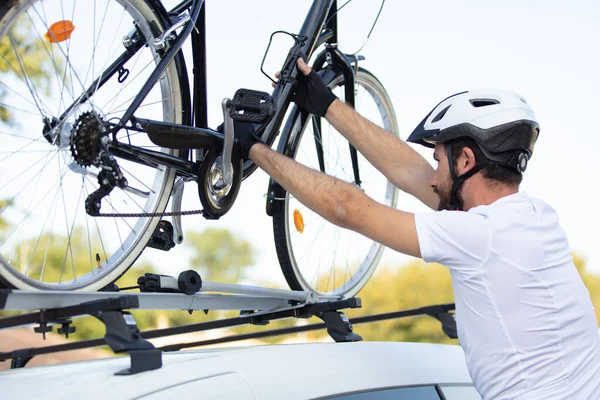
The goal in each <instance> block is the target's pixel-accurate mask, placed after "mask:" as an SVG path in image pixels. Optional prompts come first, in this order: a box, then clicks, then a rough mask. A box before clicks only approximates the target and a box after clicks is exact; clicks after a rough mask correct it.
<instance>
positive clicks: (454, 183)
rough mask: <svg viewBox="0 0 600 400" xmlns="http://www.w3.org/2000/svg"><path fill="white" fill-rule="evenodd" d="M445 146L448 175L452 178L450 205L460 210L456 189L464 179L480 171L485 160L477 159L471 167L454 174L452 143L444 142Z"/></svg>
mask: <svg viewBox="0 0 600 400" xmlns="http://www.w3.org/2000/svg"><path fill="white" fill-rule="evenodd" d="M445 147H446V155H447V156H448V164H449V166H450V177H451V178H452V192H451V195H450V207H451V209H452V210H457V211H458V210H461V209H462V207H460V206H459V204H458V203H459V201H458V189H460V187H461V186H462V184H463V183H465V181H466V180H467V179H468V178H470V177H471V176H473V175H475V174H476V173H477V172H479V171H481V170H482V169H483V167H485V164H486V163H485V162H484V161H481V160H477V162H476V163H475V165H474V166H473V168H471V169H470V170H468V171H467V172H465V173H464V174H462V175H461V176H457V175H456V171H454V157H453V155H452V145H451V144H450V143H447V144H445Z"/></svg>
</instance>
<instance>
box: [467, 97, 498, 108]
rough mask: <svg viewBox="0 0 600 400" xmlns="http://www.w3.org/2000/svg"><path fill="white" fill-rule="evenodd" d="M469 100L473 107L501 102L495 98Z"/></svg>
mask: <svg viewBox="0 0 600 400" xmlns="http://www.w3.org/2000/svg"><path fill="white" fill-rule="evenodd" d="M469 102H470V103H471V105H472V106H473V107H487V106H493V105H494V104H500V102H499V101H498V100H494V99H471V100H469Z"/></svg>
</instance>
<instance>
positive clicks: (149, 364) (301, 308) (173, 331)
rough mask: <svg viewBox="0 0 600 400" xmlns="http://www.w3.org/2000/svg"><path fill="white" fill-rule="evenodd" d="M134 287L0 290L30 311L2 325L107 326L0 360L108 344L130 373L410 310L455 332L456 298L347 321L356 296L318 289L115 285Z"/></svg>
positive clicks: (146, 280) (183, 279)
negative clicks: (174, 354)
mask: <svg viewBox="0 0 600 400" xmlns="http://www.w3.org/2000/svg"><path fill="white" fill-rule="evenodd" d="M132 288H136V289H139V290H140V293H127V294H123V293H120V292H119V289H118V288H117V287H116V286H114V285H113V286H111V287H109V288H105V289H104V290H103V291H100V292H64V291H62V292H61V291H24V290H0V310H19V311H32V310H35V312H32V313H28V314H22V315H16V316H11V317H5V318H1V319H0V329H6V328H13V327H19V326H25V325H31V324H33V325H35V327H34V331H35V332H37V333H41V334H42V335H43V337H44V339H45V335H46V333H48V332H51V331H52V330H53V326H54V325H59V326H60V327H59V328H58V330H57V331H58V333H59V334H62V335H65V336H66V337H67V338H68V336H69V334H71V333H73V332H75V327H74V326H72V325H73V321H72V318H74V317H78V316H83V315H91V316H94V317H96V318H98V319H99V320H100V321H102V322H103V323H104V325H105V327H106V334H105V336H104V338H100V339H92V340H85V341H79V342H71V343H65V344H62V345H54V346H45V347H35V348H26V349H17V350H13V351H10V352H6V353H0V361H5V360H9V359H10V360H11V368H21V367H24V366H25V365H26V364H27V363H28V362H29V361H30V360H31V359H32V358H33V357H34V356H36V355H42V354H49V353H56V352H60V351H67V350H76V349H83V348H91V347H98V346H104V345H108V346H109V347H110V348H111V349H112V350H113V351H114V352H115V353H117V354H120V353H129V355H130V358H131V367H130V368H129V369H126V370H122V371H118V372H117V373H116V375H130V374H137V373H140V372H144V371H149V370H153V369H158V368H160V367H161V366H162V352H163V351H175V350H180V349H182V348H187V347H197V346H202V345H208V344H215V343H225V342H232V341H236V340H244V339H249V338H259V337H268V336H276V335H282V334H289V333H294V332H303V331H309V330H318V329H327V332H328V334H329V335H330V336H331V338H332V339H334V340H335V341H336V342H349V341H359V340H362V338H361V337H360V336H359V335H357V334H356V333H354V332H353V326H352V324H358V323H366V322H373V321H378V320H385V319H392V318H402V317H409V316H416V315H430V316H432V317H434V318H436V319H438V320H439V321H440V322H441V323H442V329H443V330H444V332H445V333H446V334H447V335H448V336H449V337H454V338H455V337H456V323H455V321H454V316H453V314H450V313H449V312H450V311H452V310H454V304H442V305H437V306H429V307H423V308H418V309H413V310H404V311H399V312H395V313H386V314H379V315H373V316H364V317H359V318H355V319H353V320H349V319H348V318H347V317H346V315H345V314H344V313H343V312H341V311H340V310H343V309H348V308H360V307H361V301H360V299H359V298H348V299H346V298H342V297H340V296H318V295H316V294H314V293H311V292H306V291H292V290H282V289H270V288H263V287H256V286H246V285H237V284H225V283H218V282H202V280H201V278H200V276H199V275H198V274H197V273H196V272H195V271H185V272H182V273H181V274H180V275H179V277H178V278H177V279H175V278H174V277H171V276H166V275H157V274H145V275H144V276H142V277H140V278H139V279H138V286H135V287H131V288H123V289H120V290H125V289H132ZM207 292H211V293H207ZM214 292H217V293H218V294H216V293H214ZM132 309H138V310H139V309H146V310H159V309H160V310H188V311H190V312H192V311H194V310H202V311H205V312H208V310H239V311H240V315H239V316H238V317H234V318H227V319H221V320H215V321H208V322H201V323H196V324H190V325H183V326H177V327H171V328H166V329H155V330H147V331H140V330H139V328H138V327H137V324H136V322H135V319H134V318H133V316H132V315H131V314H130V313H129V312H128V311H127V310H132ZM312 316H315V317H318V318H320V319H321V320H323V323H319V324H311V325H305V326H297V327H292V328H284V329H274V330H267V331H262V332H255V333H252V334H245V335H233V336H228V337H224V338H219V339H213V340H205V341H201V342H193V343H180V344H175V345H168V346H164V347H162V348H159V349H157V348H155V347H154V345H153V344H152V343H150V342H149V341H148V340H147V339H154V338H158V337H165V336H170V335H177V334H182V333H190V332H199V331H205V330H210V329H218V328H225V327H233V326H239V325H247V324H252V325H267V324H268V323H269V321H274V320H278V319H284V318H310V317H312Z"/></svg>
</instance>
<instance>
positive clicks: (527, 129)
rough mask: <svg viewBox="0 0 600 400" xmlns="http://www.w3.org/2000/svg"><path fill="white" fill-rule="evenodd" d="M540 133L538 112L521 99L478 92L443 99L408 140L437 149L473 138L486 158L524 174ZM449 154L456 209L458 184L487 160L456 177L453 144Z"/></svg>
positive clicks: (509, 94)
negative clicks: (457, 140) (436, 147)
mask: <svg viewBox="0 0 600 400" xmlns="http://www.w3.org/2000/svg"><path fill="white" fill-rule="evenodd" d="M539 133H540V126H539V124H538V122H537V119H536V117H535V113H534V112H533V110H532V108H531V107H530V106H529V104H527V101H526V100H525V98H524V97H523V96H521V95H519V94H517V93H514V92H509V91H505V90H495V89H476V90H469V91H467V92H461V93H457V94H455V95H452V96H450V97H448V98H446V99H444V100H443V101H442V102H441V103H440V104H438V105H437V106H436V107H435V108H434V109H433V110H432V111H431V112H430V113H429V114H427V116H426V117H425V119H423V121H421V123H420V124H419V126H417V127H416V128H415V130H414V131H413V132H412V133H411V135H410V136H409V137H408V139H407V141H409V142H413V143H419V144H422V145H424V146H427V147H435V144H436V143H445V142H448V141H450V140H453V139H459V138H472V139H474V140H475V142H476V143H477V144H478V145H479V148H480V149H481V151H482V153H483V154H484V155H485V157H486V158H488V159H489V160H492V161H495V162H497V163H498V164H502V165H507V166H509V167H512V168H514V169H516V170H517V171H519V172H521V173H523V172H524V171H525V169H527V163H528V161H529V159H530V158H531V156H532V154H533V147H534V145H535V142H536V140H537V138H538V135H539ZM446 154H447V155H448V163H449V165H450V176H451V178H452V192H451V199H450V202H451V203H450V204H451V207H452V208H453V209H456V210H458V209H460V206H459V203H460V202H459V198H458V190H459V188H460V186H461V185H462V184H463V183H464V181H465V180H467V178H469V177H470V176H473V175H474V174H475V173H477V172H478V171H480V170H481V169H483V168H484V167H485V165H486V163H487V160H477V163H476V164H475V166H474V167H473V168H471V169H470V170H469V171H467V172H466V173H464V174H463V175H461V176H457V175H456V172H455V171H454V162H453V154H452V146H446Z"/></svg>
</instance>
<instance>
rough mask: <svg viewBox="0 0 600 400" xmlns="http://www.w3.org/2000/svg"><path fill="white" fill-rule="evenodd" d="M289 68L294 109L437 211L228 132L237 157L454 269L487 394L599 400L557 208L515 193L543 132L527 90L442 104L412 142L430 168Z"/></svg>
mask: <svg viewBox="0 0 600 400" xmlns="http://www.w3.org/2000/svg"><path fill="white" fill-rule="evenodd" d="M298 68H299V69H300V70H301V71H302V73H303V74H304V77H302V78H303V79H301V80H300V84H299V85H298V87H297V91H296V93H295V101H296V103H297V104H298V106H300V107H301V108H303V109H305V110H306V111H308V112H310V113H312V114H314V115H319V116H322V117H325V118H326V119H327V121H328V122H329V123H330V124H331V125H333V126H334V127H335V128H336V129H337V130H338V131H339V132H340V133H341V134H342V135H344V136H345V137H346V138H347V139H348V140H349V141H350V142H351V143H352V144H353V145H354V146H355V147H356V148H357V149H358V150H359V151H360V152H361V153H362V154H363V155H364V156H365V157H366V158H367V159H368V160H369V161H370V162H371V163H372V164H373V165H374V166H375V167H377V168H378V169H379V170H380V171H381V172H382V173H383V174H384V175H385V176H386V177H387V178H388V179H389V180H390V181H391V182H393V183H394V184H395V185H396V186H397V187H398V188H400V189H401V190H403V191H405V192H407V193H410V194H412V195H414V196H415V197H417V198H418V199H420V200H421V201H422V202H423V203H425V204H426V205H428V206H429V207H430V208H432V209H436V210H440V211H439V212H435V213H419V214H410V213H406V212H403V211H399V210H396V209H392V208H390V207H387V206H384V205H382V204H379V203H377V202H375V201H374V200H372V199H370V198H369V197H367V196H366V195H365V194H364V193H363V192H362V191H361V190H360V189H359V188H357V187H355V186H354V185H351V184H348V183H345V182H342V181H340V180H337V179H335V178H332V177H330V176H327V175H325V174H323V173H321V172H319V171H315V170H312V169H309V168H306V167H304V166H303V165H300V164H298V163H296V162H295V161H294V160H292V159H290V158H288V157H285V156H283V155H281V154H279V153H277V152H275V151H273V150H271V149H270V148H269V147H267V146H265V145H263V144H261V143H260V141H259V140H258V139H257V138H256V137H254V136H253V135H252V134H251V133H250V132H248V130H244V129H238V131H237V132H236V136H237V138H238V141H239V142H240V144H241V147H242V151H243V152H244V153H245V155H246V156H249V157H250V158H251V159H252V160H253V161H254V162H255V163H256V164H257V165H258V166H259V167H260V168H262V169H263V170H264V171H266V172H267V173H268V174H269V175H270V176H271V177H273V179H275V180H276V181H277V182H278V183H279V184H281V185H282V186H283V187H284V188H285V189H286V190H287V191H288V192H290V193H291V194H292V195H293V196H294V197H295V198H297V199H298V200H299V201H300V202H302V203H303V204H304V205H306V206H307V207H309V208H311V209H312V210H314V211H315V212H317V213H319V214H320V215H321V216H323V217H324V218H326V219H327V220H329V221H330V222H332V223H334V224H336V225H339V226H342V227H344V228H347V229H352V230H354V231H356V232H359V233H361V234H363V235H365V236H368V237H369V238H371V239H373V240H375V241H377V242H380V243H382V244H384V245H386V246H388V247H390V248H392V249H395V250H397V251H400V252H402V253H405V254H409V255H412V256H416V257H422V258H423V259H424V260H425V261H428V262H439V263H441V264H443V265H445V266H447V267H448V268H449V269H450V272H451V276H452V285H453V290H454V295H455V301H456V317H457V326H458V335H459V340H460V343H461V346H462V347H463V349H464V351H465V356H466V364H467V367H468V369H469V372H470V374H471V376H472V378H473V383H474V385H475V387H476V388H477V390H478V391H479V392H480V393H481V395H482V397H483V398H484V399H585V400H588V399H600V337H599V335H598V326H597V321H596V317H595V314H594V308H593V306H592V303H591V300H590V296H589V293H588V291H587V290H586V288H585V287H584V285H583V282H582V280H581V278H580V277H579V275H578V273H577V270H576V268H575V266H574V264H573V261H572V258H571V255H570V250H569V244H568V242H567V238H566V236H565V234H564V232H563V230H562V229H561V227H560V226H559V224H558V217H557V215H556V213H555V212H554V210H553V209H552V208H550V207H549V206H548V205H547V204H546V203H544V202H542V201H539V200H536V199H531V198H529V197H528V196H527V194H525V193H522V192H519V183H520V182H521V179H522V173H523V172H524V171H525V169H526V167H527V162H528V160H529V158H530V157H531V156H532V153H533V147H534V144H535V141H536V140H537V137H538V134H539V126H538V123H537V120H536V117H535V114H534V112H533V110H532V109H531V107H530V106H529V105H528V104H527V103H526V101H525V99H523V98H522V97H521V96H519V95H517V94H514V93H511V92H505V91H497V90H480V91H469V92H463V93H459V94H456V95H454V96H451V97H449V98H447V99H445V100H444V101H442V102H441V103H440V104H439V105H438V106H437V107H435V108H434V109H433V111H432V112H430V113H429V114H428V115H427V116H426V117H425V119H424V120H423V121H422V122H421V124H420V125H419V126H418V127H417V128H416V129H415V131H414V132H413V133H412V134H411V135H410V137H409V138H408V141H411V142H416V143H420V144H424V145H427V146H430V147H434V159H435V160H436V161H437V163H438V166H437V169H436V170H433V168H432V167H431V166H430V164H429V163H428V162H427V161H426V160H425V159H424V158H423V157H421V156H420V155H419V154H418V153H417V152H415V151H414V150H413V149H412V148H411V147H410V146H408V145H407V144H406V143H404V142H402V141H401V140H400V139H398V138H397V137H394V136H393V135H390V134H388V133H387V132H386V131H385V130H383V129H382V128H379V127H377V126H375V125H374V124H372V123H370V122H369V121H367V120H366V119H364V118H362V117H361V116H360V115H358V114H357V113H356V112H355V111H354V110H352V109H351V108H350V107H348V106H346V105H345V104H344V103H342V102H341V101H339V100H338V99H337V98H336V97H335V96H334V95H333V94H332V93H331V91H329V90H328V89H327V87H326V85H325V83H324V82H323V80H322V79H321V78H320V77H319V76H318V75H317V74H316V73H314V72H312V71H311V69H310V67H308V66H307V65H306V64H305V63H304V62H302V60H300V61H299V63H298Z"/></svg>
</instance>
